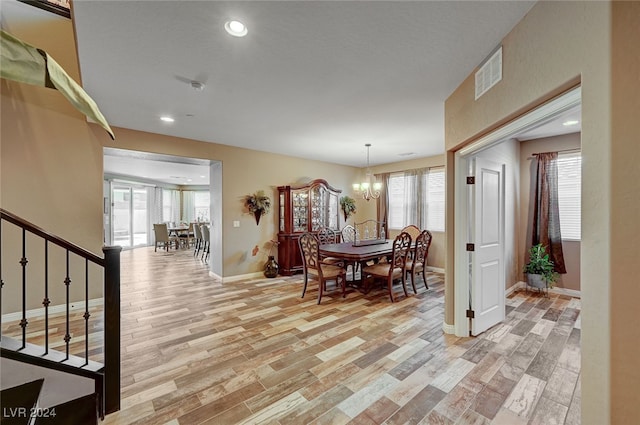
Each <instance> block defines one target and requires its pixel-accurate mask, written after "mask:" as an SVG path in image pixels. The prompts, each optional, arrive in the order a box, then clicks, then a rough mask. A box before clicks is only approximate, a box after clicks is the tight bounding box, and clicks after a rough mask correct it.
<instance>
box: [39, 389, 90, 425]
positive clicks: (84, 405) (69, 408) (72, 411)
mask: <svg viewBox="0 0 640 425" xmlns="http://www.w3.org/2000/svg"><path fill="white" fill-rule="evenodd" d="M96 408H97V395H96V394H95V393H94V394H88V395H86V396H83V397H79V398H76V399H74V400H71V401H67V402H65V403H61V404H58V405H57V406H54V407H50V408H48V409H42V412H38V413H40V415H39V416H38V417H36V421H35V424H34V425H56V424H61V425H69V424H82V425H96V424H97V423H98V414H97V410H96Z"/></svg>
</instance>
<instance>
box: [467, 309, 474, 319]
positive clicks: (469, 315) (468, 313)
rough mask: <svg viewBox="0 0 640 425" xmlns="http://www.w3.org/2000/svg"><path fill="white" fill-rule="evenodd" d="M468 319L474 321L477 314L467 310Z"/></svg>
mask: <svg viewBox="0 0 640 425" xmlns="http://www.w3.org/2000/svg"><path fill="white" fill-rule="evenodd" d="M467 317H468V318H469V319H474V318H475V313H474V311H473V310H467Z"/></svg>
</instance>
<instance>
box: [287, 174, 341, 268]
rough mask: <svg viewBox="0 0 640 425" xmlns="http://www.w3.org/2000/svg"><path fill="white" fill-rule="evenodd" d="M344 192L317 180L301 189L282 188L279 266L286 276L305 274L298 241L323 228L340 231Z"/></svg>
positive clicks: (300, 187) (294, 187)
mask: <svg viewBox="0 0 640 425" xmlns="http://www.w3.org/2000/svg"><path fill="white" fill-rule="evenodd" d="M340 192H342V191H341V190H338V189H335V188H333V187H331V186H330V185H329V183H327V182H326V180H322V179H317V180H313V181H312V182H309V183H307V184H305V185H301V186H280V187H279V188H278V201H279V206H278V212H279V216H280V219H279V231H278V242H280V244H279V245H278V263H279V265H280V274H283V275H285V276H289V275H292V274H294V273H297V272H302V256H301V254H300V247H299V246H298V239H299V238H300V235H301V234H303V233H306V232H316V231H318V229H319V228H320V227H322V226H327V227H330V228H332V229H334V230H340V222H339V212H340V211H339V202H338V196H339V194H340Z"/></svg>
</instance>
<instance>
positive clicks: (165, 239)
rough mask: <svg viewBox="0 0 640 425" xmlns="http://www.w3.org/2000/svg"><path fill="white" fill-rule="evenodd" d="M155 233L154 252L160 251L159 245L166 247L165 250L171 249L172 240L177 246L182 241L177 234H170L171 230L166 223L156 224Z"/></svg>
mask: <svg viewBox="0 0 640 425" xmlns="http://www.w3.org/2000/svg"><path fill="white" fill-rule="evenodd" d="M153 233H154V235H155V239H156V242H155V247H154V252H158V245H160V247H161V248H164V249H165V251H169V247H170V246H171V243H172V242H174V243H175V244H176V248H177V247H178V244H179V243H180V239H179V238H178V237H177V236H169V230H168V228H167V224H166V223H161V224H154V225H153Z"/></svg>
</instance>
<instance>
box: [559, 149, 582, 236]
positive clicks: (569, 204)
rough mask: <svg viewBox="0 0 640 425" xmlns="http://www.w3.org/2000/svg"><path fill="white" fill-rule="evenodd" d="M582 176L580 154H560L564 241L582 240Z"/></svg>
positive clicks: (560, 198)
mask: <svg viewBox="0 0 640 425" xmlns="http://www.w3.org/2000/svg"><path fill="white" fill-rule="evenodd" d="M581 174H582V156H581V154H580V152H576V153H560V154H558V208H559V210H560V233H561V234H562V239H567V240H578V241H579V240H580V236H581V235H580V218H581V215H580V214H581V212H580V211H581V202H580V199H581V198H580V187H581V185H582V177H581Z"/></svg>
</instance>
